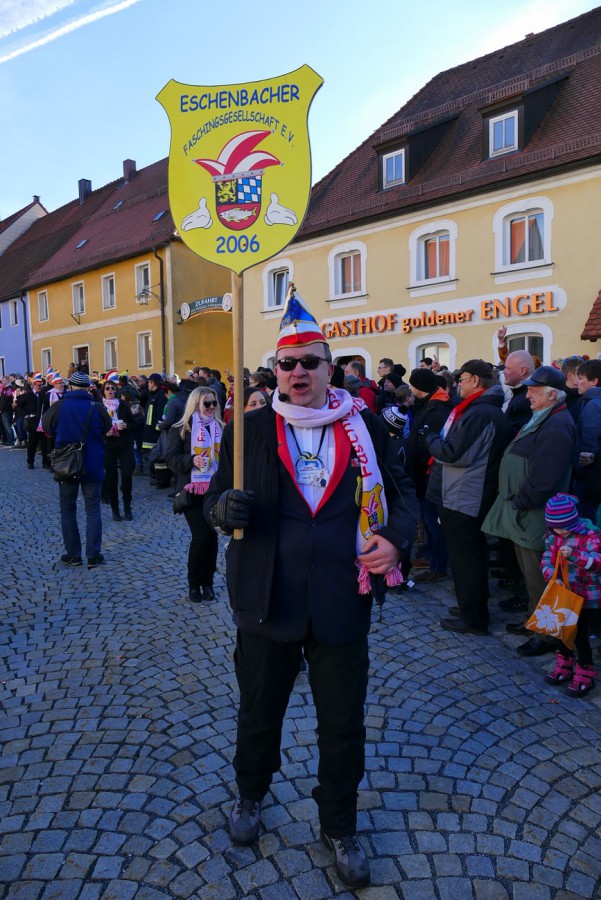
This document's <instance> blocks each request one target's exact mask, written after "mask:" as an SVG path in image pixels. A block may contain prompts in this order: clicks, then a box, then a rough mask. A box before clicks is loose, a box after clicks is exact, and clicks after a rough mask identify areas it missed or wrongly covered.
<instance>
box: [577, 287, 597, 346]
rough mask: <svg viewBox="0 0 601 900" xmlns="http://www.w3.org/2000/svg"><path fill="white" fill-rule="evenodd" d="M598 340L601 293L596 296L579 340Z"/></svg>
mask: <svg viewBox="0 0 601 900" xmlns="http://www.w3.org/2000/svg"><path fill="white" fill-rule="evenodd" d="M598 338H601V291H599V293H598V294H597V297H596V299H595V302H594V303H593V307H592V309H591V311H590V313H589V316H588V319H587V320H586V325H585V326H584V331H583V332H582V334H581V335H580V339H581V340H583V341H596V340H597V339H598Z"/></svg>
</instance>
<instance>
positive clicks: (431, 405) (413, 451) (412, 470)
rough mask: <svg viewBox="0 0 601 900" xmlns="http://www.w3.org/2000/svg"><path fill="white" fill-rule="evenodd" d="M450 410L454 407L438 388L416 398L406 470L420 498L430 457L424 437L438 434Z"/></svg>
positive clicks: (424, 489)
mask: <svg viewBox="0 0 601 900" xmlns="http://www.w3.org/2000/svg"><path fill="white" fill-rule="evenodd" d="M452 409H453V405H452V403H451V401H450V399H449V398H448V394H447V393H446V392H445V391H443V390H441V389H440V388H437V389H436V391H434V392H433V393H432V394H429V395H428V396H427V397H423V398H422V399H417V398H416V400H415V403H414V405H413V421H412V423H411V430H410V432H409V438H408V440H407V442H406V444H405V447H406V451H407V464H406V466H405V469H406V470H407V473H408V474H409V475H410V476H411V478H413V482H414V484H415V492H416V494H417V496H418V497H419V498H420V499H421V498H422V497H425V496H426V488H427V487H428V476H429V465H428V464H429V462H430V459H431V456H432V454H431V453H430V450H429V449H428V447H427V445H426V435H427V434H438V433H440V431H441V429H442V427H443V425H444V423H445V422H446V421H447V419H448V417H449V415H450V414H451V410H452Z"/></svg>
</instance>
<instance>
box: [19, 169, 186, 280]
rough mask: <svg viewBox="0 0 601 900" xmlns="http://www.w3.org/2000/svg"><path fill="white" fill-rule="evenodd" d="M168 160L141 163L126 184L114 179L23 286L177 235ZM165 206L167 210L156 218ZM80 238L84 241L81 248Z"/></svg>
mask: <svg viewBox="0 0 601 900" xmlns="http://www.w3.org/2000/svg"><path fill="white" fill-rule="evenodd" d="M167 162H168V160H167V159H162V160H160V161H159V162H156V163H152V165H150V166H146V167H145V168H144V169H140V171H139V172H137V173H136V174H135V175H134V176H133V177H132V178H131V180H130V181H129V182H128V183H127V184H123V182H122V181H119V182H115V183H113V185H112V186H111V190H110V192H109V193H108V196H106V197H105V198H104V201H103V203H102V204H101V205H100V206H99V207H98V208H97V209H96V210H95V211H94V213H93V214H92V215H90V216H89V217H88V218H86V219H85V220H84V221H83V222H82V223H81V225H80V227H79V228H78V229H77V230H76V231H74V232H73V233H72V234H71V235H70V236H69V240H68V241H66V242H65V243H64V244H63V245H62V246H61V247H60V248H59V249H58V250H57V251H56V252H55V253H54V254H53V255H52V256H51V257H49V258H48V259H46V260H45V261H44V264H43V265H42V266H40V267H39V268H38V269H36V271H35V272H33V273H32V274H31V276H30V277H29V279H28V280H27V282H26V284H25V287H26V288H31V287H35V286H36V285H39V284H45V283H49V282H52V281H58V280H59V279H61V278H65V277H67V276H71V275H74V274H77V273H82V272H85V271H87V270H90V269H95V268H97V267H98V266H101V265H104V264H107V263H109V262H114V261H116V260H119V259H127V258H128V257H131V256H137V255H138V254H140V253H144V252H146V251H149V250H151V249H152V248H153V247H155V246H157V245H158V244H162V243H164V242H166V241H170V240H174V238H175V226H174V224H173V219H172V217H171V212H170V210H169V197H168V193H167ZM161 212H164V215H162V216H161V217H160V218H158V219H157V220H156V221H154V219H155V217H156V216H157V215H158V214H159V213H161ZM82 241H85V244H83V245H82V246H81V247H80V248H79V249H77V245H78V244H80V243H81V242H82Z"/></svg>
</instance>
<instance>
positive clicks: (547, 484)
mask: <svg viewBox="0 0 601 900" xmlns="http://www.w3.org/2000/svg"><path fill="white" fill-rule="evenodd" d="M523 383H524V384H525V385H526V386H527V388H528V394H527V396H528V399H529V400H530V406H531V407H532V418H531V419H530V420H529V421H528V422H527V423H526V424H525V425H524V426H523V428H522V429H521V430H520V431H519V432H518V434H517V436H516V437H515V438H514V439H513V440H512V442H511V443H510V444H509V446H508V447H507V449H506V450H505V453H504V454H503V459H502V461H501V467H500V470H499V494H498V496H497V499H496V500H495V503H494V505H493V507H492V509H491V510H490V512H489V513H488V515H487V517H486V519H485V520H484V524H483V525H482V530H483V531H484V532H485V533H486V534H492V535H496V536H498V537H502V538H508V539H509V540H510V541H512V542H513V546H514V548H515V555H516V557H517V561H518V563H519V566H520V569H521V571H522V574H523V576H524V581H525V582H526V590H527V592H528V615H527V616H526V620H527V619H528V618H529V617H530V615H531V614H532V612H533V611H534V608H535V606H536V604H537V603H538V601H539V600H540V597H541V594H542V593H543V591H544V589H545V587H546V582H545V580H544V578H543V576H542V574H541V570H540V562H541V557H542V552H543V550H544V539H545V527H546V526H545V504H546V502H547V500H549V499H550V498H551V497H553V496H554V495H555V494H557V493H563V492H565V491H566V490H568V488H569V485H570V477H571V472H572V455H573V452H574V442H575V438H576V426H575V425H574V420H573V418H572V416H571V415H570V413H569V412H568V410H567V407H566V402H565V401H566V392H565V387H566V382H565V378H564V376H563V375H562V373H561V371H560V370H559V369H554V368H553V366H540V367H539V368H538V369H536V370H535V371H534V372H533V373H532V375H531V376H530V378H527V379H526V380H525V381H524V382H523ZM507 630H508V631H509V632H510V633H513V634H524V635H530V632H529V631H528V630H527V629H526V628H525V627H524V625H523V623H522V622H518V623H516V624H515V625H508V626H507ZM556 648H557V645H555V646H554V644H553V643H551V642H549V641H545V640H543V639H542V638H541V637H539V636H536V637H530V639H529V640H528V641H526V642H525V643H524V644H521V645H520V646H519V647H518V648H517V651H518V653H520V654H521V655H522V656H539V655H541V654H543V653H550V652H552V651H553V650H555V649H556Z"/></svg>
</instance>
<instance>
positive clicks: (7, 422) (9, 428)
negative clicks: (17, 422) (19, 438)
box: [2, 412, 15, 444]
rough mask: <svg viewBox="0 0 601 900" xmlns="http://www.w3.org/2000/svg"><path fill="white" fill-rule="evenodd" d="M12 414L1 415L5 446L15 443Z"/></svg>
mask: <svg viewBox="0 0 601 900" xmlns="http://www.w3.org/2000/svg"><path fill="white" fill-rule="evenodd" d="M12 422H13V414H12V413H11V412H3V413H2V424H3V425H4V431H5V432H6V435H5V438H4V440H5V442H6V443H7V444H14V442H15V433H14V431H13V425H12Z"/></svg>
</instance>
